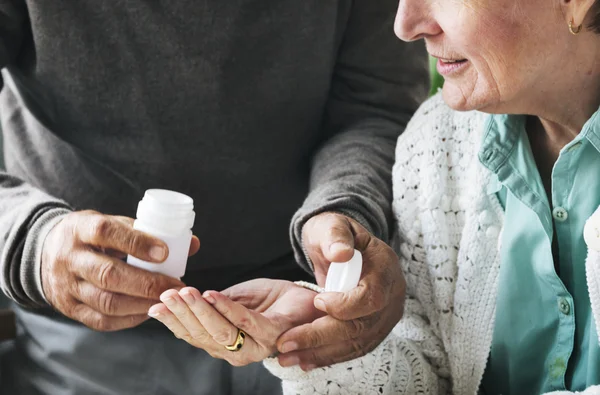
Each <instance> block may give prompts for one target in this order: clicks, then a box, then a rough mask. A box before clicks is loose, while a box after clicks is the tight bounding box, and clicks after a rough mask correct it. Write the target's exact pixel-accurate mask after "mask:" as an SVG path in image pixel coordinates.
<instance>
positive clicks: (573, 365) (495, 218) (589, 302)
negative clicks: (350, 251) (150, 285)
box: [151, 0, 600, 395]
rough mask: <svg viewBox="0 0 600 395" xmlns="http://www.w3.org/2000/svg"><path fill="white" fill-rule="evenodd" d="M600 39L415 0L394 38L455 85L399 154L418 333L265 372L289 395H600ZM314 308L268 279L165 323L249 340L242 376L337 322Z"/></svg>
mask: <svg viewBox="0 0 600 395" xmlns="http://www.w3.org/2000/svg"><path fill="white" fill-rule="evenodd" d="M599 33H600V4H598V0H551V1H549V0H463V1H459V0H401V2H400V8H399V11H398V16H397V20H396V34H397V35H398V36H399V37H400V38H401V39H403V40H406V41H412V40H419V39H424V40H425V43H426V44H427V48H428V50H429V52H430V54H431V55H433V56H434V57H436V58H437V59H438V71H439V72H440V73H441V74H442V75H443V76H444V77H445V85H444V88H443V92H442V95H441V96H436V97H434V98H432V99H431V100H429V101H428V102H427V103H425V104H424V105H423V106H422V107H421V109H420V110H419V112H418V113H417V114H416V115H415V117H414V119H413V120H412V121H411V123H410V125H409V127H408V129H407V130H406V132H405V133H404V135H402V137H401V138H400V139H399V141H398V147H397V158H396V165H395V168H394V173H393V174H394V179H393V182H394V202H393V204H394V210H395V214H396V217H397V223H398V227H397V228H398V229H397V231H398V234H399V235H400V236H399V241H398V251H399V252H400V263H401V266H402V269H403V271H404V274H405V277H406V282H407V300H406V305H405V306H404V309H405V311H404V316H403V318H402V319H401V321H400V322H399V324H398V325H397V327H396V328H395V329H394V331H393V333H392V334H391V335H390V336H389V337H388V338H387V339H386V340H385V341H384V342H383V343H382V344H381V345H379V346H378V347H377V348H375V349H374V351H373V352H371V353H370V354H367V355H366V356H365V357H363V358H360V359H356V360H354V361H352V362H348V363H344V364H338V365H333V366H331V367H327V368H317V369H312V370H311V369H310V368H311V367H310V366H303V365H302V354H292V355H291V356H290V355H287V356H284V357H281V356H280V358H279V361H277V360H276V359H274V358H271V359H268V360H267V361H266V364H267V366H268V367H269V368H270V369H271V371H272V372H273V373H274V374H276V375H278V376H280V377H281V378H282V379H283V380H284V389H285V391H286V392H289V393H297V394H314V393H318V394H367V393H373V394H416V393H427V394H430V393H431V394H433V393H436V394H437V393H454V394H476V393H478V392H479V393H483V394H488V395H489V394H539V393H545V392H550V391H584V393H586V394H596V393H600V387H594V386H595V385H597V384H599V383H600V343H599V328H600V321H599V319H600V252H599V251H600V243H599V242H600V211H599V212H598V213H596V214H594V213H595V212H596V210H597V209H598V207H599V205H600V176H599V175H600V113H599V112H598V108H599V106H600V35H599ZM490 114H491V115H490ZM584 230H585V235H586V237H585V238H584ZM360 235H361V233H360V230H358V232H357V237H359V238H360ZM361 242H362V243H363V245H364V243H369V242H377V241H376V240H375V241H373V240H365V239H364V238H363V240H361ZM261 287H264V288H262V289H261ZM171 292H175V291H171ZM311 292H313V291H310V290H308V289H304V288H300V287H298V286H296V285H293V284H291V283H281V282H270V281H268V280H260V281H255V282H252V283H246V284H242V285H239V286H237V287H234V288H233V289H230V290H228V291H226V292H225V293H224V294H221V293H216V292H208V293H207V294H205V295H204V296H205V298H204V299H202V298H200V299H202V300H206V301H208V302H209V303H206V305H207V306H209V305H210V304H212V306H210V308H205V307H203V306H204V305H203V304H199V303H196V304H194V303H192V304H191V305H189V307H187V306H186V305H185V304H183V303H181V305H182V306H185V307H181V306H180V307H179V309H172V310H173V311H177V312H178V314H176V315H174V314H172V313H171V312H170V311H169V310H168V309H167V308H166V307H165V306H162V305H160V306H155V307H153V310H152V311H151V313H154V314H157V313H161V316H162V318H161V320H163V322H165V323H166V324H167V325H168V326H170V327H171V329H172V330H174V332H176V333H177V334H179V335H180V336H184V337H186V339H187V340H189V341H190V342H192V344H197V345H200V346H202V347H205V348H207V349H209V351H210V350H211V348H210V347H209V346H207V344H208V341H207V340H206V336H207V335H206V334H207V333H210V334H213V335H214V340H216V343H224V344H231V342H233V344H238V345H239V344H240V342H241V341H243V340H244V339H241V340H240V339H238V338H236V333H237V330H236V328H237V327H241V328H242V329H245V330H246V333H247V335H248V337H246V338H245V343H244V344H246V345H244V346H241V349H240V351H238V352H237V353H231V355H230V356H227V355H225V356H224V354H223V352H222V351H215V355H216V356H219V357H226V358H228V359H229V360H231V361H232V362H234V363H236V362H237V363H241V362H247V361H250V360H256V359H260V358H263V357H266V356H268V355H270V354H271V353H272V352H273V351H275V345H274V343H275V339H277V338H278V337H279V336H280V334H281V333H283V332H285V331H287V330H288V329H290V328H292V327H294V326H297V325H301V324H306V323H309V324H308V325H319V322H320V321H321V320H323V319H325V318H327V317H321V315H322V314H323V313H322V312H321V310H326V309H324V308H323V307H320V305H319V304H318V303H317V302H315V303H314V305H315V306H316V307H319V310H317V309H315V308H313V307H312V303H313V298H314V294H311ZM350 292H361V285H359V287H358V288H356V289H355V290H353V291H350ZM181 293H183V294H184V295H188V297H189V295H196V296H197V297H199V294H197V291H195V290H190V289H184V290H182V291H181ZM178 295H179V294H178ZM171 296H173V295H171ZM227 296H229V297H227ZM328 297H343V295H341V296H339V295H337V296H336V295H331V294H329V295H328V294H322V295H319V296H318V297H316V298H314V300H315V301H318V300H320V299H323V300H325V298H328ZM184 299H185V298H184ZM199 305H201V306H202V307H199ZM398 308H399V309H400V308H402V307H401V306H398ZM186 311H187V316H186V313H185V312H186ZM219 312H220V314H219ZM177 317H179V318H177ZM202 328H203V329H202ZM292 330H293V329H292ZM240 333H241V334H242V335H243V332H240ZM194 334H202V336H204V337H203V338H202V337H195V336H194ZM285 337H286V335H285V334H284V335H283V336H282V337H281V338H279V340H278V342H277V346H278V348H279V350H280V351H287V350H286V344H285V341H284V340H285ZM211 341H213V340H212V339H211ZM295 346H297V345H291V348H292V349H293V348H295ZM214 349H215V350H216V349H217V348H214ZM244 353H246V354H244ZM278 362H279V363H278ZM296 362H299V363H300V364H301V366H303V368H304V370H301V369H299V368H297V367H294V368H286V367H284V366H289V365H294V364H295V363H296Z"/></svg>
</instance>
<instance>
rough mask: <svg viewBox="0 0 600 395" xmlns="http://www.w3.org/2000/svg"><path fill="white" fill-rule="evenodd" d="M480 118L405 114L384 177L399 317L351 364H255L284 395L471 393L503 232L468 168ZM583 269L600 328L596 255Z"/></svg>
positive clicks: (486, 341)
mask: <svg viewBox="0 0 600 395" xmlns="http://www.w3.org/2000/svg"><path fill="white" fill-rule="evenodd" d="M485 118H486V114H482V113H478V112H463V113H461V112H456V111H453V110H451V109H450V108H449V107H447V106H446V105H445V104H444V102H443V101H442V99H441V96H440V95H437V96H435V97H433V98H431V99H430V100H428V101H427V102H426V103H424V104H423V105H422V106H421V108H420V109H419V110H418V112H417V113H416V114H415V116H414V118H413V119H412V120H411V122H410V123H409V125H408V126H407V129H406V131H405V132H404V134H402V136H401V137H400V138H399V140H398V146H397V149H396V164H395V166H394V170H393V185H394V201H393V207H394V213H395V216H396V222H397V227H396V230H397V233H398V234H399V235H400V237H397V238H396V241H395V247H396V249H397V251H399V255H400V262H401V265H402V268H403V271H404V274H405V276H406V281H407V300H406V305H405V312H404V316H403V318H402V319H401V320H400V322H399V323H398V325H397V326H396V328H395V329H394V331H393V332H392V334H390V336H388V337H387V339H386V340H385V341H384V342H383V343H382V344H381V345H380V346H379V347H377V348H376V349H375V350H374V351H373V352H371V353H370V354H368V355H366V356H364V357H362V358H359V359H356V360H354V361H351V362H347V363H342V364H338V365H334V366H331V367H327V368H321V369H316V370H314V371H312V372H309V373H304V372H302V370H300V369H299V368H298V367H294V368H282V367H281V366H280V365H279V364H278V363H277V362H276V360H275V359H270V360H267V361H265V365H266V366H267V368H268V369H269V370H270V371H271V372H272V373H273V374H275V375H276V376H278V377H280V378H281V379H282V380H283V389H284V393H285V394H328V395H333V394H340V395H342V394H344V395H347V394H360V395H367V394H377V395H382V394H411V395H412V394H449V393H452V394H457V395H463V394H467V395H475V394H477V392H478V388H479V385H480V383H481V379H482V376H483V373H484V370H485V367H486V364H487V359H488V355H489V353H490V349H491V344H492V332H493V328H494V315H495V311H496V309H495V307H496V295H497V285H498V273H499V268H500V259H499V252H498V251H499V248H500V245H499V240H500V237H501V229H502V224H503V210H502V207H501V205H500V203H499V201H498V199H497V197H496V195H495V193H488V192H487V186H488V184H489V181H490V177H491V172H490V171H489V170H487V169H486V168H485V167H483V166H482V165H481V163H480V162H479V159H478V153H479V149H480V142H481V139H482V133H483V130H482V129H483V122H484V120H485ZM586 270H587V277H588V288H589V292H590V299H591V302H592V309H593V315H594V319H595V320H596V324H597V328H600V325H598V324H600V322H599V321H598V319H599V317H600V315H599V313H600V253H598V252H597V251H593V250H590V251H589V255H588V259H587V262H586ZM523 393H527V389H523ZM585 394H590V395H591V394H600V387H591V388H589V389H588V390H586V391H585Z"/></svg>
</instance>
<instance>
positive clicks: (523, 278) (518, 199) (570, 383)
mask: <svg viewBox="0 0 600 395" xmlns="http://www.w3.org/2000/svg"><path fill="white" fill-rule="evenodd" d="M525 123H526V117H525V116H517V115H514V116H509V115H492V116H490V117H489V118H488V120H487V122H486V126H485V127H486V129H485V133H484V139H483V143H482V148H481V152H489V150H490V149H493V150H494V151H496V152H497V153H498V154H499V155H494V156H493V162H491V161H489V160H486V157H485V155H480V160H481V163H482V164H483V165H484V166H486V167H488V168H489V169H490V170H491V171H492V172H493V173H494V175H495V176H494V177H492V183H491V184H490V185H489V186H488V193H490V194H497V196H498V198H499V199H500V202H501V203H502V205H503V207H504V210H505V220H504V230H503V232H502V235H501V237H500V243H501V250H500V255H501V266H500V277H499V284H498V297H497V303H496V321H495V327H494V335H493V340H492V349H491V352H490V356H489V361H488V364H487V368H486V371H485V374H484V377H483V381H482V385H481V391H482V393H484V394H487V395H494V394H498V395H499V394H503V395H508V394H541V393H544V392H548V391H554V390H571V391H575V390H576V391H581V390H583V389H585V388H586V387H588V386H590V385H593V384H599V383H600V363H599V362H600V348H599V342H598V336H597V334H596V327H595V324H594V320H593V318H592V312H591V306H590V299H589V294H588V290H587V284H586V273H585V259H586V255H587V247H586V244H585V242H584V240H583V227H584V224H585V221H586V220H587V219H588V218H589V217H590V216H591V215H592V214H593V213H594V211H595V210H596V209H597V208H598V206H599V205H600V115H599V113H598V112H596V113H595V114H594V115H593V116H592V118H590V120H589V121H588V122H587V123H586V124H585V126H584V128H583V130H582V131H581V133H580V134H579V135H578V136H577V138H575V139H574V140H573V141H572V142H571V143H569V144H568V145H567V146H565V147H564V148H563V149H562V150H561V152H560V156H559V158H558V161H557V162H556V163H555V165H554V168H553V171H552V196H551V197H548V196H547V195H546V192H545V190H544V186H543V184H542V180H541V177H540V175H539V172H538V170H537V167H536V164H535V160H534V158H533V154H532V152H531V147H530V145H529V139H528V137H527V133H526V130H525ZM498 157H500V158H502V160H498ZM550 198H551V200H550ZM550 203H551V204H550ZM553 237H556V239H557V241H558V262H554V258H553V255H552V240H553ZM555 264H556V267H557V268H558V273H557V271H556V270H555Z"/></svg>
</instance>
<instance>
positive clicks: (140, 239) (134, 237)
mask: <svg viewBox="0 0 600 395" xmlns="http://www.w3.org/2000/svg"><path fill="white" fill-rule="evenodd" d="M145 241H146V238H145V237H144V236H143V235H141V234H140V233H137V232H132V233H131V234H130V235H129V238H128V241H127V248H128V251H129V253H133V254H135V253H138V254H139V253H142V252H145V244H146V243H145Z"/></svg>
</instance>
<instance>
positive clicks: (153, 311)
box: [148, 303, 194, 345]
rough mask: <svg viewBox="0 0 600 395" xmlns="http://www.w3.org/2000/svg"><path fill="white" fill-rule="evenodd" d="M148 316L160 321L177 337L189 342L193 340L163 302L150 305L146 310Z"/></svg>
mask: <svg viewBox="0 0 600 395" xmlns="http://www.w3.org/2000/svg"><path fill="white" fill-rule="evenodd" d="M148 316H150V317H152V318H154V319H155V320H157V321H160V322H161V323H162V324H163V325H164V326H166V327H167V328H168V329H169V330H170V331H171V332H173V334H174V335H175V337H177V338H178V339H181V340H185V341H186V342H188V343H190V344H192V343H193V342H194V338H193V337H192V336H191V335H190V333H189V332H188V331H187V329H186V328H185V326H183V324H182V323H181V322H180V321H179V320H178V319H177V317H175V315H174V314H173V313H172V312H171V310H169V308H168V307H167V306H166V305H165V304H163V303H158V304H155V305H154V306H152V307H150V309H149V310H148ZM192 345H193V344H192Z"/></svg>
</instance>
